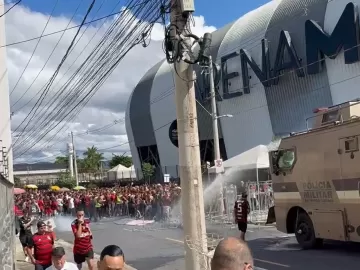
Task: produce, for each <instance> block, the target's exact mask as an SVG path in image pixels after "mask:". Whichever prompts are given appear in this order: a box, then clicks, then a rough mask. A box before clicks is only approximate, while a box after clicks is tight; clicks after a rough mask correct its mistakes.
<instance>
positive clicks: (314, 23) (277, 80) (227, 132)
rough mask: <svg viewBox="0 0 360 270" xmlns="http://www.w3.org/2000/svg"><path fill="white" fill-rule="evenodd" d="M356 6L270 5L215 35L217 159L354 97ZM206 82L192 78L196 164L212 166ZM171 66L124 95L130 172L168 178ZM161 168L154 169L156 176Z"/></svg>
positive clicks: (297, 1)
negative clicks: (145, 165) (149, 170)
mask: <svg viewBox="0 0 360 270" xmlns="http://www.w3.org/2000/svg"><path fill="white" fill-rule="evenodd" d="M357 4H360V0H357V1H353V2H349V1H346V0H336V1H334V0H329V1H328V0H274V1H270V2H269V3H267V4H266V5H264V6H262V7H260V8H258V9H256V10H253V11H251V12H249V13H247V14H245V15H244V16H242V17H241V18H239V19H238V20H236V21H235V22H233V23H230V24H229V25H226V26H225V27H223V28H221V29H219V30H217V31H215V32H214V33H213V40H212V51H211V53H212V57H213V59H216V63H217V64H218V65H219V69H218V70H217V71H216V74H215V75H216V76H215V77H216V79H215V83H216V89H217V94H218V95H217V108H218V114H219V115H224V114H232V115H233V117H232V118H221V119H219V126H220V138H221V142H220V145H221V152H222V157H223V158H224V159H226V158H231V157H233V156H236V155H238V154H240V153H242V152H244V151H246V150H248V149H251V148H253V147H255V146H257V145H259V144H265V145H267V144H268V143H270V142H271V141H272V140H273V139H274V137H277V136H284V135H286V134H289V133H290V132H295V131H300V130H305V129H306V128H307V123H308V124H311V121H307V119H308V118H309V117H311V116H313V110H314V109H315V108H319V107H327V106H331V105H335V104H339V103H343V102H346V101H349V100H353V99H356V98H359V97H360V86H359V85H360V78H359V77H360V51H359V44H360V41H359V36H360V35H359V34H360V33H359V29H360V28H359V18H358V13H357ZM208 86H209V84H208V83H207V76H206V75H203V74H201V73H200V72H199V70H197V83H196V96H197V99H198V101H199V102H198V106H197V107H198V108H197V111H198V123H199V136H200V148H201V158H202V162H205V161H212V160H213V159H214V158H213V147H212V126H211V117H210V115H209V114H208V113H207V112H206V110H208V111H210V100H209V87H208ZM174 99H175V93H174V80H173V72H172V67H171V66H170V65H169V64H168V63H167V62H166V60H163V61H161V62H160V63H158V64H156V65H155V66H154V67H152V68H151V69H150V70H149V71H148V72H147V73H146V74H145V75H144V77H143V78H142V79H141V81H140V82H139V83H138V85H137V86H136V87H135V89H134V90H133V92H132V95H131V97H130V99H129V103H128V108H127V112H126V129H127V134H128V137H129V141H130V148H131V153H132V156H133V159H134V165H135V167H136V168H137V169H140V168H141V163H142V162H150V163H151V164H153V165H155V166H156V167H158V168H159V169H158V171H159V172H162V173H169V174H171V176H174V177H176V176H177V169H176V165H177V164H178V148H177V141H176V138H177V133H176V121H175V119H176V110H175V103H174ZM160 168H162V169H160Z"/></svg>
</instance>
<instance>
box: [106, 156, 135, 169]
mask: <svg viewBox="0 0 360 270" xmlns="http://www.w3.org/2000/svg"><path fill="white" fill-rule="evenodd" d="M119 164H121V165H123V166H125V167H126V168H130V167H131V165H132V158H131V157H128V156H120V155H113V157H112V158H111V160H110V167H111V168H113V167H115V166H117V165H119Z"/></svg>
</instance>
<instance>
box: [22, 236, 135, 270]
mask: <svg viewBox="0 0 360 270" xmlns="http://www.w3.org/2000/svg"><path fill="white" fill-rule="evenodd" d="M55 246H56V247H57V246H62V247H63V248H64V249H65V253H66V255H65V256H66V259H67V261H69V262H74V259H73V255H72V254H73V253H72V244H70V243H68V242H65V241H63V240H61V239H59V240H58V241H56V242H55ZM15 248H16V252H15V265H16V270H34V266H33V265H32V264H31V263H28V262H25V257H24V252H23V249H22V246H21V243H20V240H19V238H18V237H16V247H15ZM94 259H95V262H97V261H98V260H99V255H98V254H95V256H94ZM95 264H96V263H95ZM82 269H83V270H88V267H87V265H86V263H84V264H83V268H82ZM95 269H97V267H96V265H95ZM125 270H136V269H135V268H133V267H131V266H128V265H126V266H125Z"/></svg>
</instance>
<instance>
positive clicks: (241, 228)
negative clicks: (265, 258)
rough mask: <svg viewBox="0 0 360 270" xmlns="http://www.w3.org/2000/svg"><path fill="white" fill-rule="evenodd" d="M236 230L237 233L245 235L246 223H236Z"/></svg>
mask: <svg viewBox="0 0 360 270" xmlns="http://www.w3.org/2000/svg"><path fill="white" fill-rule="evenodd" d="M238 229H239V231H241V232H243V233H246V230H247V223H246V222H242V221H240V222H238Z"/></svg>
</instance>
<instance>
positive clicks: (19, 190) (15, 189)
mask: <svg viewBox="0 0 360 270" xmlns="http://www.w3.org/2000/svg"><path fill="white" fill-rule="evenodd" d="M24 192H25V190H24V189H22V188H14V194H15V195H18V194H23V193H24Z"/></svg>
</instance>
